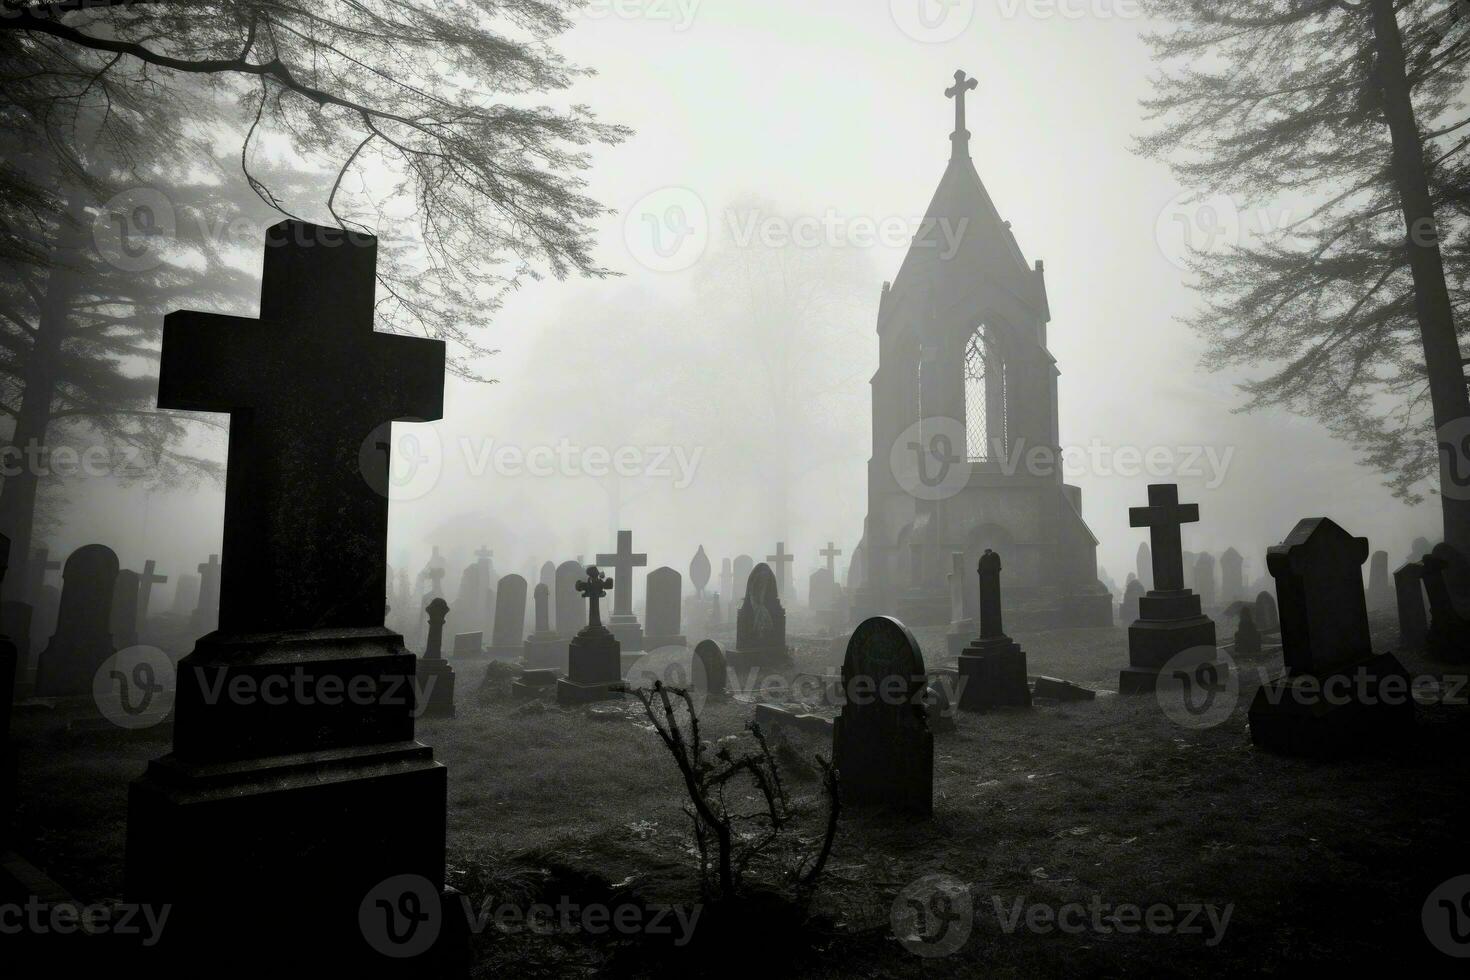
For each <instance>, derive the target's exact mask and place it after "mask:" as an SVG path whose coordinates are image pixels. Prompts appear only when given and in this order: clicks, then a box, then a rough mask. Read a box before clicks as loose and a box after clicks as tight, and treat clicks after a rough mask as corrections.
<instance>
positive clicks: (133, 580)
mask: <svg viewBox="0 0 1470 980" xmlns="http://www.w3.org/2000/svg"><path fill="white" fill-rule="evenodd" d="M139 578H140V576H139V575H138V573H137V572H135V571H133V570H132V569H129V568H125V569H123V570H122V571H120V572H118V573H117V580H116V584H115V585H114V586H113V589H112V623H111V626H110V628H109V631H110V632H111V633H112V645H113V646H115V647H116V648H117V649H119V650H126V649H127V648H128V647H135V646H137V645H138V584H139Z"/></svg>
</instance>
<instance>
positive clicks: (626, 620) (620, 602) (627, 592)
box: [597, 531, 648, 653]
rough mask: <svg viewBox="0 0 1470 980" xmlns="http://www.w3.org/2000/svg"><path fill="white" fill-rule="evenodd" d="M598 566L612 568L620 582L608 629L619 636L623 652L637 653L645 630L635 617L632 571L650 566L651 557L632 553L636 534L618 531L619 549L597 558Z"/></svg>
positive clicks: (614, 594)
mask: <svg viewBox="0 0 1470 980" xmlns="http://www.w3.org/2000/svg"><path fill="white" fill-rule="evenodd" d="M597 563H598V564H599V565H605V566H610V567H611V568H612V570H613V580H614V581H617V582H619V583H621V584H620V585H619V586H618V588H617V589H615V590H614V592H613V611H612V616H611V617H610V618H609V619H608V623H607V628H608V630H609V631H610V632H611V633H612V635H613V636H615V637H617V639H618V645H619V646H620V647H621V648H622V650H623V652H624V653H636V652H637V651H639V650H643V649H645V647H644V646H643V627H642V626H641V625H639V623H638V617H637V616H636V615H634V614H633V569H635V568H644V567H646V566H647V565H648V556H647V555H644V554H634V553H633V532H632V531H619V532H618V550H617V551H615V552H613V553H612V554H601V555H598V556H597Z"/></svg>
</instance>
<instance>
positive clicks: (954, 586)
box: [944, 551, 980, 657]
mask: <svg viewBox="0 0 1470 980" xmlns="http://www.w3.org/2000/svg"><path fill="white" fill-rule="evenodd" d="M949 567H950V570H949V632H948V633H946V634H945V637H944V642H945V648H946V649H947V650H948V651H949V655H950V656H951V657H958V656H959V655H960V653H961V652H963V651H964V649H965V647H967V646H969V645H970V641H971V640H973V639H974V638H975V633H976V630H977V629H978V623H977V622H976V619H977V618H978V617H979V615H980V610H979V606H978V602H979V596H980V594H979V593H978V592H976V591H975V590H973V589H971V588H970V587H969V578H970V576H969V572H968V571H966V569H965V553H964V552H963V551H951V552H950V553H949Z"/></svg>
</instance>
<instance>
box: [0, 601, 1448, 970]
mask: <svg viewBox="0 0 1470 980" xmlns="http://www.w3.org/2000/svg"><path fill="white" fill-rule="evenodd" d="M1390 625H1391V624H1390V623H1389V622H1388V620H1386V619H1381V620H1375V623H1374V626H1375V638H1376V639H1377V640H1378V644H1377V645H1378V648H1379V649H1387V648H1388V643H1389V639H1390V633H1389V627H1390ZM943 632H944V631H943V630H942V629H934V630H924V631H917V635H918V638H919V640H920V642H921V644H922V645H923V646H924V648H925V654H926V662H927V663H928V665H929V667H930V668H931V669H933V668H934V667H936V666H938V665H941V664H942V663H943V662H944V659H945V658H944V657H943V642H944V639H943ZM1222 633H1223V630H1222ZM717 638H718V637H717ZM1016 639H1017V640H1018V641H1019V642H1021V643H1022V645H1023V646H1024V647H1025V648H1026V650H1027V651H1028V655H1029V668H1030V671H1031V673H1033V674H1050V675H1053V676H1059V677H1065V678H1067V679H1069V680H1073V681H1076V682H1078V683H1081V684H1084V685H1087V686H1092V687H1094V688H1097V689H1099V690H1104V691H1105V690H1110V689H1115V688H1116V685H1117V671H1118V669H1119V667H1120V666H1122V665H1123V664H1124V663H1126V661H1127V655H1126V649H1127V646H1126V636H1125V631H1124V630H1122V629H1118V628H1113V629H1089V630H1064V631H1052V632H1047V633H1020V634H1017V635H1016ZM792 641H793V644H794V645H795V646H796V647H797V652H798V657H797V667H798V669H801V670H807V671H816V672H820V671H821V670H822V669H823V668H826V667H828V666H830V665H832V664H833V663H835V660H834V659H833V657H832V656H831V654H830V653H829V652H828V645H829V641H826V640H820V639H816V638H811V637H808V638H803V637H802V636H801V635H799V634H796V633H793V636H792ZM1402 659H1403V660H1404V663H1405V665H1406V666H1407V667H1408V669H1409V670H1410V672H1411V674H1414V675H1416V676H1417V675H1420V674H1423V673H1439V672H1440V669H1439V668H1436V667H1435V666H1434V665H1432V664H1429V663H1427V662H1426V661H1424V660H1423V658H1422V657H1420V656H1418V655H1416V654H1413V653H1408V654H1404V655H1403V656H1402ZM1279 662H1280V659H1279V653H1278V654H1276V655H1275V657H1274V659H1273V658H1271V657H1266V658H1261V659H1259V660H1247V661H1241V662H1240V663H1241V666H1242V667H1244V668H1245V669H1244V670H1242V672H1241V673H1242V680H1243V683H1242V696H1241V699H1240V702H1239V704H1238V705H1237V707H1236V710H1235V712H1234V714H1233V715H1232V716H1231V717H1230V719H1229V720H1228V721H1227V722H1225V723H1224V724H1221V725H1219V726H1217V727H1214V728H1209V729H1205V730H1193V729H1187V728H1184V727H1182V726H1179V725H1175V724H1173V723H1172V722H1170V721H1168V720H1167V719H1166V718H1165V717H1164V715H1163V714H1162V713H1161V711H1160V710H1159V707H1158V705H1157V703H1156V702H1155V701H1154V700H1153V699H1152V698H1148V697H1142V698H1128V699H1120V698H1119V697H1117V696H1115V695H1110V694H1103V695H1100V696H1099V698H1098V699H1097V700H1096V701H1094V702H1089V703H1079V704H1069V705H1063V706H1057V705H1038V706H1037V707H1036V708H1034V709H1033V710H1032V711H1030V712H1007V713H1001V714H997V715H989V716H983V717H973V716H968V715H961V716H960V717H959V722H958V730H957V731H955V732H951V733H947V734H940V735H938V736H937V737H936V739H935V773H934V782H935V814H934V818H933V819H932V820H931V821H928V822H918V821H913V820H911V819H907V818H897V817H886V816H883V815H881V814H876V815H870V814H860V813H857V812H854V811H851V810H848V811H844V812H843V814H842V818H841V822H840V825H839V830H838V835H837V839H836V844H835V846H834V849H833V852H832V855H831V859H830V861H829V863H828V865H827V869H826V872H825V874H824V875H823V878H822V880H821V885H820V887H819V888H818V890H817V892H816V896H815V898H814V900H813V902H812V905H811V908H810V917H809V918H807V919H801V918H798V917H795V916H794V913H793V912H792V910H791V909H790V908H789V907H786V906H782V905H773V906H772V907H771V909H770V910H769V912H768V914H765V913H763V915H762V917H761V918H760V919H758V920H757V921H758V922H759V928H758V930H757V933H756V934H755V935H749V936H747V940H746V941H742V940H741V938H740V937H739V936H732V935H730V934H729V933H728V932H722V931H720V930H719V929H718V928H716V927H711V928H712V929H713V930H714V931H713V934H711V933H710V932H708V931H707V932H706V936H708V937H709V938H705V936H701V935H700V930H699V928H698V927H696V929H695V933H694V940H693V942H691V943H690V945H689V946H688V947H687V949H684V950H670V949H669V948H667V944H666V943H659V944H654V943H653V942H651V941H648V940H644V939H640V938H639V937H636V936H635V937H629V938H620V939H619V940H618V941H616V942H609V941H607V940H601V941H596V940H593V939H592V938H590V937H588V936H587V935H585V934H553V935H540V934H535V933H530V932H525V931H504V930H501V929H496V928H495V927H494V926H491V927H489V928H487V929H485V930H484V931H482V932H481V933H480V934H479V935H477V936H476V937H475V938H474V939H473V940H472V947H473V950H474V956H475V974H474V975H475V976H484V977H492V976H495V977H504V976H516V977H541V976H547V977H550V976H566V975H588V974H590V973H593V972H606V973H608V974H612V975H643V974H647V973H658V972H671V973H672V972H680V973H687V972H689V971H690V970H691V969H695V968H698V967H703V966H711V967H715V968H724V969H729V968H731V967H738V966H744V967H745V968H749V969H758V970H759V971H760V972H759V974H757V975H759V976H762V977H765V976H784V975H801V976H816V977H826V976H832V977H836V976H839V975H842V976H951V975H981V974H999V975H1015V976H1030V975H1037V974H1039V973H1042V972H1043V971H1045V972H1046V973H1047V974H1054V973H1062V972H1067V973H1072V974H1078V975H1122V974H1124V973H1135V972H1144V971H1146V972H1147V973H1150V974H1154V973H1162V974H1177V975H1204V974H1217V973H1223V972H1224V971H1227V970H1228V971H1245V970H1246V969H1249V968H1252V967H1259V965H1260V964H1262V963H1264V964H1267V965H1268V969H1269V967H1270V965H1272V964H1274V965H1275V966H1276V967H1277V968H1278V969H1279V970H1280V971H1281V972H1285V970H1286V969H1288V964H1296V963H1300V962H1303V961H1306V960H1319V961H1324V962H1327V961H1330V962H1334V963H1356V964H1364V963H1368V962H1370V961H1374V960H1375V959H1377V958H1379V957H1381V956H1382V955H1383V954H1382V953H1380V952H1378V951H1380V950H1385V949H1394V950H1398V951H1400V955H1398V956H1397V958H1396V960H1395V963H1396V965H1398V964H1402V965H1406V966H1407V965H1410V964H1411V962H1412V960H1413V957H1414V955H1415V954H1414V952H1413V951H1415V950H1422V951H1423V952H1424V955H1426V956H1430V955H1433V956H1438V955H1439V954H1437V953H1433V951H1432V950H1431V949H1430V947H1429V945H1428V943H1427V942H1426V940H1425V939H1424V934H1423V931H1422V928H1421V926H1420V910H1421V906H1422V904H1423V902H1424V899H1425V897H1426V896H1427V895H1428V893H1429V892H1430V890H1431V889H1432V888H1433V887H1434V886H1435V885H1437V884H1438V883H1439V882H1440V881H1441V880H1443V878H1444V877H1446V876H1447V874H1448V873H1449V872H1450V871H1451V870H1453V871H1455V873H1464V872H1466V871H1470V855H1467V853H1466V852H1467V848H1466V843H1465V841H1466V834H1465V828H1466V827H1467V826H1470V803H1467V800H1470V794H1467V792H1466V786H1467V777H1470V763H1467V758H1470V756H1467V753H1466V751H1465V750H1466V746H1467V744H1470V709H1467V708H1466V707H1465V706H1464V705H1463V704H1460V705H1445V704H1438V705H1421V707H1420V709H1419V713H1418V719H1419V731H1418V737H1417V739H1416V741H1415V743H1414V744H1413V745H1412V746H1409V747H1405V748H1403V749H1401V750H1395V751H1394V752H1392V753H1385V754H1379V755H1375V756H1370V757H1368V758H1366V759H1364V760H1360V761H1359V762H1358V763H1356V764H1344V763H1336V764H1317V763H1311V762H1306V761H1300V760H1292V759H1285V758H1279V757H1275V756H1270V755H1266V754H1264V753H1261V752H1259V751H1257V750H1255V749H1253V748H1252V747H1251V744H1250V739H1249V734H1248V731H1247V728H1246V708H1247V706H1248V704H1249V700H1250V695H1251V694H1252V693H1253V692H1254V690H1255V687H1256V686H1257V684H1258V683H1259V677H1260V675H1259V673H1258V672H1257V669H1256V668H1257V666H1259V667H1261V668H1266V667H1268V666H1272V665H1277V666H1279ZM479 673H480V671H479V670H478V669H476V670H473V671H471V672H466V673H461V674H460V676H459V679H458V684H459V691H458V696H457V701H458V711H459V714H458V717H457V718H455V719H453V720H436V721H429V720H423V721H420V724H419V737H420V739H421V740H422V741H424V742H426V743H428V744H430V745H432V746H433V748H434V751H435V755H436V758H438V759H439V760H440V761H442V762H444V763H445V764H446V765H447V766H448V771H449V828H448V830H449V864H450V868H451V882H452V883H454V884H456V885H457V886H459V887H460V888H461V889H463V890H464V891H465V892H466V893H467V894H469V895H471V896H472V897H473V899H474V900H475V901H476V902H480V901H483V900H490V901H491V902H492V903H494V902H501V903H504V902H509V903H512V904H515V903H520V904H525V903H527V902H531V901H536V900H537V899H538V898H540V899H546V898H548V896H554V895H562V894H567V895H570V896H572V897H573V900H574V901H580V902H582V903H591V902H598V901H602V902H610V903H613V904H616V903H617V902H619V901H622V900H634V901H643V902H647V903H650V904H653V905H661V904H666V903H686V904H687V903H694V902H696V901H697V900H698V892H697V877H696V863H695V857H694V852H693V850H692V839H691V835H690V833H689V820H688V818H687V817H686V816H685V815H684V813H683V810H682V807H683V805H684V804H685V802H686V797H685V795H684V792H683V789H682V784H681V780H680V777H679V774H678V771H677V770H676V768H675V766H674V764H673V761H672V759H671V757H670V756H669V754H668V752H667V751H666V750H665V749H664V748H663V746H662V744H661V743H660V742H659V741H658V740H657V738H656V736H655V735H654V734H653V733H652V732H651V731H650V730H649V729H648V728H647V721H646V719H645V718H644V716H643V712H642V708H641V706H640V705H639V704H638V703H637V702H636V701H635V700H633V699H631V698H630V699H628V700H626V701H625V702H623V705H622V709H621V710H617V711H606V710H605V709H604V712H603V713H604V714H605V715H606V717H597V718H593V717H590V716H589V715H588V712H587V711H586V710H585V709H583V710H579V711H575V712H566V713H563V712H562V711H561V710H559V709H557V708H555V707H550V708H546V709H545V710H538V709H536V708H531V709H527V708H525V707H523V704H524V702H517V701H513V700H511V699H509V698H508V697H505V696H498V695H497V696H494V697H490V698H487V699H484V700H482V699H480V698H479V697H477V692H476V687H477V686H478V684H479V677H478V676H477V675H478V674H479ZM750 710H751V708H750V705H749V704H742V703H740V702H735V703H731V704H725V705H711V706H709V707H708V708H707V709H706V710H705V711H704V712H703V714H702V723H703V731H704V734H705V736H706V738H707V739H709V740H711V741H714V740H717V739H720V738H722V737H725V736H730V735H736V734H738V733H740V732H741V729H742V726H743V723H744V721H745V720H746V719H747V718H748V717H749V713H750ZM827 713H830V712H827ZM16 729H17V736H18V740H19V744H18V748H19V751H20V760H21V761H20V767H21V777H22V778H21V785H22V786H23V787H25V792H24V795H23V798H22V801H21V809H20V812H19V814H18V817H17V820H18V831H19V833H18V835H17V836H18V839H19V841H20V842H21V848H22V849H23V851H24V853H25V854H26V856H27V857H28V858H29V859H30V860H32V861H33V862H35V863H36V864H37V865H39V866H40V867H42V868H43V869H44V870H45V871H47V872H48V873H49V874H50V875H51V876H52V877H53V878H55V879H56V880H58V881H59V882H60V883H61V884H62V885H64V886H65V887H66V888H68V889H69V890H70V891H71V892H72V893H73V894H74V895H75V896H76V897H77V898H79V899H82V900H86V901H97V900H103V899H109V898H116V897H118V896H120V895H121V892H122V867H123V863H122V862H123V840H124V824H125V815H126V794H127V785H128V782H129V780H131V779H132V778H134V777H136V776H137V775H138V774H140V773H141V772H142V770H143V767H144V765H145V763H146V761H147V760H148V759H149V758H150V757H154V756H157V755H159V754H161V753H162V752H163V751H164V750H166V746H167V743H166V739H165V737H164V736H163V734H162V733H159V732H153V733H143V734H124V733H121V732H117V733H109V734H104V735H93V736H69V735H66V734H64V733H62V732H60V731H58V730H57V729H56V726H55V724H54V722H53V721H52V720H50V719H48V718H47V717H46V715H45V713H44V712H34V711H32V712H25V713H22V714H21V715H20V716H19V717H18V718H17V722H16ZM745 737H748V736H745ZM773 741H774V743H775V744H777V745H778V746H779V749H778V754H779V755H780V757H781V758H782V761H783V773H784V775H785V778H786V781H787V785H788V789H789V790H790V792H791V793H792V795H793V796H794V797H797V798H799V799H802V800H804V802H805V803H806V804H807V811H808V812H807V813H806V814H805V816H803V818H802V819H801V820H800V821H799V825H798V826H797V827H796V828H795V829H794V830H793V831H792V833H794V834H795V835H797V838H798V839H799V840H800V841H803V842H806V841H814V840H816V839H819V837H820V833H821V822H822V816H823V814H822V812H821V807H820V805H819V804H820V800H819V798H818V796H819V780H818V778H817V774H816V770H815V769H814V768H812V767H809V766H807V765H806V764H805V763H804V762H802V761H801V760H802V759H809V758H810V757H811V755H812V754H813V753H818V752H820V753H821V754H823V755H828V754H829V753H830V748H831V747H830V745H829V744H823V741H822V740H821V739H820V738H818V737H817V736H814V735H806V734H790V735H783V736H779V737H777V738H775V739H774V740H773ZM363 816H364V818H365V819H371V815H370V814H365V815H363ZM757 871H758V872H759V876H758V881H759V882H762V883H769V884H770V885H771V886H772V887H773V888H775V887H779V884H780V883H779V881H777V880H776V878H777V873H778V869H776V868H774V867H773V866H771V865H769V864H767V865H760V866H757ZM935 873H944V874H948V875H952V876H954V877H956V878H958V879H960V880H962V881H964V882H967V883H968V884H969V886H970V890H971V893H972V896H973V900H974V915H973V927H972V929H971V932H970V934H969V937H968V940H967V941H966V942H965V944H964V945H963V947H962V948H961V949H960V950H959V951H958V952H956V953H954V954H952V955H950V956H947V957H944V958H940V959H926V958H922V957H920V956H918V955H915V954H914V953H911V952H909V951H908V950H906V949H905V948H904V947H903V946H902V945H900V943H899V942H898V941H897V940H896V939H895V938H894V936H893V933H892V930H891V928H890V926H889V921H890V911H891V909H892V907H893V903H894V900H895V898H896V897H897V896H898V895H899V893H900V891H902V890H903V889H904V888H905V887H906V886H908V885H909V884H910V883H912V882H914V881H915V880H917V879H919V878H921V877H922V876H924V875H928V874H935ZM1018 902H1019V903H1020V904H1021V907H1022V909H1023V910H1024V909H1025V908H1029V907H1032V906H1038V905H1046V906H1050V907H1052V908H1056V907H1059V906H1062V905H1064V904H1067V903H1073V902H1076V903H1081V904H1082V905H1083V906H1087V905H1088V904H1089V903H1096V902H1100V903H1102V905H1103V906H1104V907H1108V908H1110V907H1113V906H1117V905H1122V904H1125V903H1127V904H1132V905H1138V906H1144V907H1147V906H1150V905H1154V904H1162V905H1164V906H1168V907H1170V908H1171V909H1178V910H1179V912H1178V915H1179V916H1180V917H1181V918H1183V917H1184V916H1185V915H1187V914H1188V911H1189V910H1188V906H1190V905H1192V904H1201V905H1213V906H1215V907H1216V909H1217V910H1218V911H1220V912H1223V910H1224V909H1225V907H1227V906H1229V908H1230V917H1229V919H1228V920H1227V924H1226V927H1225V931H1224V934H1223V938H1221V939H1220V940H1219V941H1218V942H1216V943H1214V944H1213V945H1210V943H1211V941H1212V940H1213V939H1214V931H1215V930H1214V927H1213V926H1212V925H1211V924H1210V921H1209V920H1208V919H1207V918H1206V917H1205V915H1204V914H1199V915H1198V917H1197V919H1195V920H1194V921H1195V924H1196V926H1197V927H1198V928H1199V929H1200V930H1201V931H1200V932H1199V933H1197V934H1190V935H1177V934H1170V935H1150V934H1147V933H1143V934H1131V935H1124V934H1119V933H1117V932H1110V933H1099V932H1096V931H1093V930H1091V929H1087V930H1086V931H1084V932H1082V933H1080V934H1070V933H1063V932H1060V931H1057V930H1056V929H1055V928H1052V929H1051V930H1050V931H1048V932H1044V933H1043V932H1039V931H1031V930H1028V928H1027V926H1026V921H1025V913H1024V911H1023V912H1022V918H1021V920H1020V921H1019V923H1018V924H1017V925H1016V927H1015V928H1014V930H1013V931H1007V929H1006V927H1005V923H1006V922H1007V921H1009V920H1010V919H1011V917H1012V915H1013V914H1014V912H1015V910H1016V908H1017V903H1018ZM1343 909H1348V910H1350V911H1349V912H1347V913H1346V914H1344V913H1343V911H1342V910H1343ZM1329 910H1330V911H1329ZM1088 921H1089V922H1090V921H1091V913H1088ZM1404 951H1408V952H1404ZM1446 962H1448V961H1445V960H1443V959H1441V960H1440V964H1441V966H1442V965H1443V964H1444V963H1446ZM695 972H697V969H695Z"/></svg>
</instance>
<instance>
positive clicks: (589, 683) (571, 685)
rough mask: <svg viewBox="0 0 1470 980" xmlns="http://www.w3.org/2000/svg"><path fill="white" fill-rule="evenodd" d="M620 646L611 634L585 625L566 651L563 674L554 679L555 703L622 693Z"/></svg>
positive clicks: (617, 696) (595, 699)
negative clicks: (565, 672)
mask: <svg viewBox="0 0 1470 980" xmlns="http://www.w3.org/2000/svg"><path fill="white" fill-rule="evenodd" d="M622 669H623V658H622V649H621V647H620V645H619V644H618V641H617V640H616V639H615V638H614V637H613V635H612V633H610V632H608V630H606V629H604V628H603V627H600V626H589V627H587V628H586V629H584V630H583V631H582V632H580V633H578V634H577V635H576V637H575V638H574V639H573V640H572V642H571V645H570V646H569V647H568V650H567V676H566V677H565V678H563V679H562V680H559V681H557V682H556V700H557V703H558V704H587V703H589V702H592V701H607V700H611V699H613V698H620V697H622V696H623V694H622V691H621V690H620V688H621V687H622V684H623V674H622Z"/></svg>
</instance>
